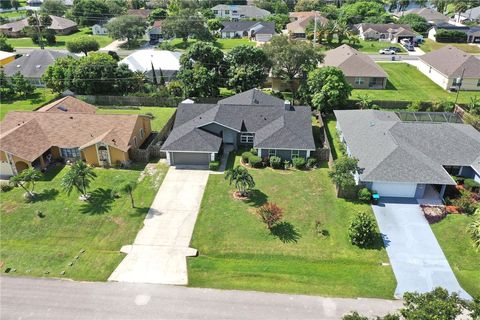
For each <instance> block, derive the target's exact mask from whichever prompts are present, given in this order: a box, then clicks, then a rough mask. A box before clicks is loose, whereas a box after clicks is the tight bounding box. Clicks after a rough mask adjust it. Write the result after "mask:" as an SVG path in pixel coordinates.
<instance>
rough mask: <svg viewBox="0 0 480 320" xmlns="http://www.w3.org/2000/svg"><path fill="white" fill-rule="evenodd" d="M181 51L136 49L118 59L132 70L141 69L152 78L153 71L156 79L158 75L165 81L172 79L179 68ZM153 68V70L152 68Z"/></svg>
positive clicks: (158, 77) (158, 78)
mask: <svg viewBox="0 0 480 320" xmlns="http://www.w3.org/2000/svg"><path fill="white" fill-rule="evenodd" d="M181 55H182V53H181V52H176V51H167V50H138V51H135V52H134V53H132V54H131V55H129V56H128V57H126V58H124V59H122V60H120V62H119V64H126V65H127V66H128V68H129V69H130V70H132V71H134V72H135V71H141V72H143V73H145V75H146V76H147V77H148V78H149V79H152V80H153V73H154V72H155V77H156V78H157V81H159V80H160V77H161V76H160V75H161V74H162V75H163V78H164V79H165V81H166V82H168V81H170V80H172V79H173V78H174V77H175V75H176V74H177V73H178V71H179V70H180V56H181ZM152 69H153V70H152Z"/></svg>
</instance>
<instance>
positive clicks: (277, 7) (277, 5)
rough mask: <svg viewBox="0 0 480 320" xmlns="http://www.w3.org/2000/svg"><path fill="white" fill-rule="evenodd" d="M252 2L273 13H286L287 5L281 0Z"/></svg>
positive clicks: (257, 0)
mask: <svg viewBox="0 0 480 320" xmlns="http://www.w3.org/2000/svg"><path fill="white" fill-rule="evenodd" d="M253 3H254V5H255V6H256V7H258V8H261V9H264V10H267V11H269V12H270V13H273V14H288V6H287V4H286V3H285V1H283V0H255V1H254V2H253Z"/></svg>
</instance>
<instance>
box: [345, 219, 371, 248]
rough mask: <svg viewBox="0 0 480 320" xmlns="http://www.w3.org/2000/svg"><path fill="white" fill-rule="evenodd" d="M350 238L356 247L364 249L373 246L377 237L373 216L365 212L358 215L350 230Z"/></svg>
mask: <svg viewBox="0 0 480 320" xmlns="http://www.w3.org/2000/svg"><path fill="white" fill-rule="evenodd" d="M348 236H349V237H350V241H351V242H352V244H354V245H356V246H359V247H362V248H365V247H368V246H371V245H372V244H373V243H374V241H375V237H376V230H375V220H374V219H373V217H372V215H370V214H368V213H365V212H359V213H357V215H356V216H355V218H354V219H353V220H352V222H351V224H350V228H349V229H348Z"/></svg>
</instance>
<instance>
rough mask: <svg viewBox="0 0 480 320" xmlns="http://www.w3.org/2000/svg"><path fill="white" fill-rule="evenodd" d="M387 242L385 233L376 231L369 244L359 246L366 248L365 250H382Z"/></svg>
mask: <svg viewBox="0 0 480 320" xmlns="http://www.w3.org/2000/svg"><path fill="white" fill-rule="evenodd" d="M389 244H390V240H389V239H388V237H387V236H386V235H385V234H383V233H380V232H376V233H375V236H374V239H373V241H372V243H371V244H369V245H365V246H361V247H359V248H360V249H366V250H382V249H383V248H386V247H388V245H389Z"/></svg>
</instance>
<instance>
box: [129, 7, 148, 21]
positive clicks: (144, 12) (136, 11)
mask: <svg viewBox="0 0 480 320" xmlns="http://www.w3.org/2000/svg"><path fill="white" fill-rule="evenodd" d="M151 12H152V10H150V9H128V10H127V15H132V16H139V17H142V18H143V19H145V20H147V19H148V16H149V15H150V13H151Z"/></svg>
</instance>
